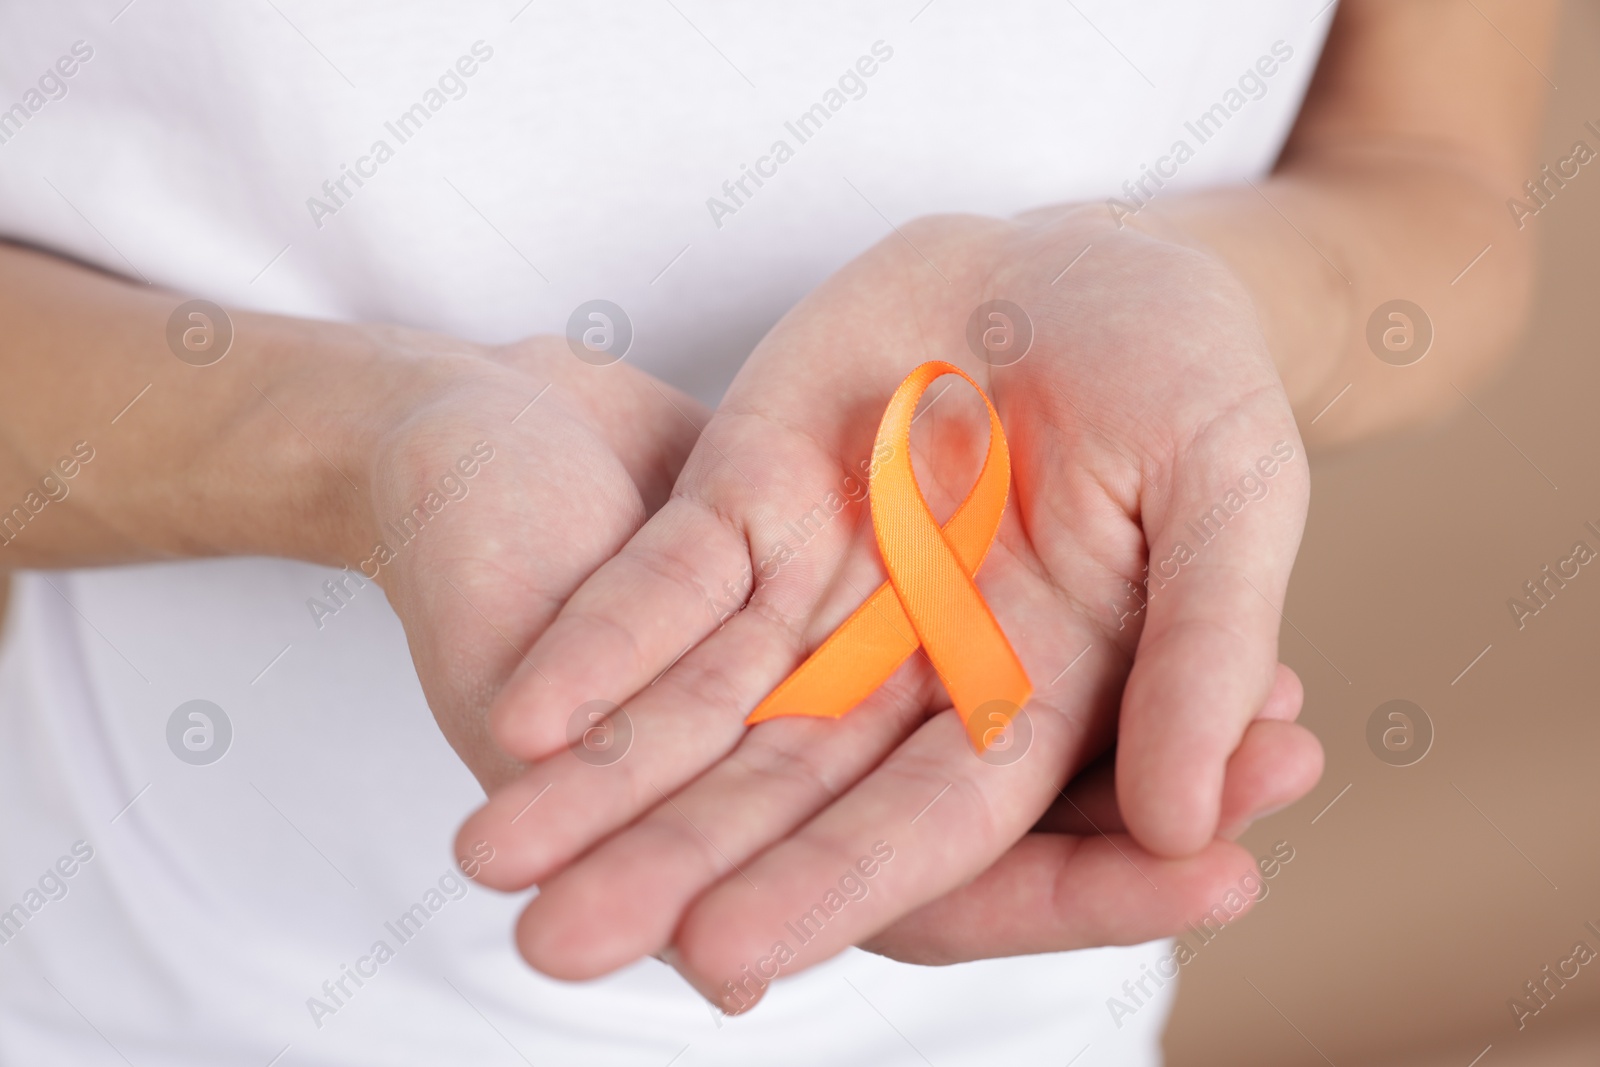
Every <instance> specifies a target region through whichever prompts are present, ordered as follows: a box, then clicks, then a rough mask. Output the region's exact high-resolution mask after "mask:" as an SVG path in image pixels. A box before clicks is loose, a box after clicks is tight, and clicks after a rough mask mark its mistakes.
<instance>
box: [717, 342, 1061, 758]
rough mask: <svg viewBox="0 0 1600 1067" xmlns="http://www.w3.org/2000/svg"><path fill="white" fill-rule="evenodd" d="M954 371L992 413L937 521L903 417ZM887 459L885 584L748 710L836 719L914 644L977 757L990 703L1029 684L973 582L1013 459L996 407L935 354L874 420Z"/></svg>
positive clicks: (881, 502) (755, 716) (755, 715)
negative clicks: (965, 488)
mask: <svg viewBox="0 0 1600 1067" xmlns="http://www.w3.org/2000/svg"><path fill="white" fill-rule="evenodd" d="M946 374H954V375H957V376H958V377H960V378H962V379H963V380H965V381H966V382H967V384H969V385H971V386H972V387H973V388H974V389H977V390H978V395H979V396H982V397H983V403H984V406H985V407H986V408H987V409H988V412H989V448H988V452H987V454H986V455H985V456H984V460H983V468H982V470H980V471H979V472H978V478H977V481H976V482H974V483H973V486H972V489H971V491H970V492H968V494H967V497H966V499H965V500H963V501H962V502H961V506H960V507H959V508H957V509H956V511H955V514H954V515H952V516H950V519H949V520H948V521H947V522H946V523H945V524H944V526H943V527H941V526H940V525H939V524H938V522H937V521H936V520H935V519H934V517H933V513H932V511H930V510H929V508H928V503H927V501H926V500H925V499H924V498H923V495H922V490H921V489H920V488H919V487H918V486H917V479H916V474H915V473H914V471H913V470H912V466H911V420H912V416H913V415H914V414H915V412H916V407H917V401H918V400H920V399H921V397H922V394H923V393H924V392H926V391H927V388H928V386H929V385H931V384H932V383H933V382H934V381H935V380H937V379H938V378H941V377H943V376H944V375H946ZM884 446H887V451H888V457H889V458H888V459H887V460H886V461H884V462H883V463H882V464H880V465H879V467H878V468H877V470H876V471H875V472H874V473H873V475H872V480H871V497H872V527H873V532H874V533H875V535H876V536H877V540H878V552H879V554H880V555H881V556H882V558H883V564H884V568H885V569H886V570H887V571H888V572H889V580H888V581H887V582H885V583H883V584H882V585H880V586H879V587H878V588H877V589H876V590H874V591H873V593H872V595H871V596H869V597H868V598H867V600H866V602H865V603H863V604H862V605H861V606H860V607H859V608H857V609H856V610H855V612H854V613H852V614H851V616H850V617H849V618H848V619H846V620H845V621H844V622H843V623H842V624H840V626H839V628H838V629H836V630H835V631H834V632H833V633H832V634H830V635H829V636H828V639H827V640H826V641H824V642H823V643H822V644H821V645H820V646H818V648H817V650H816V651H815V652H813V653H812V654H811V655H810V656H809V657H808V658H807V659H806V661H805V662H804V663H802V664H801V665H800V666H799V667H798V668H796V669H795V671H794V673H792V674H790V675H789V677H788V678H786V679H784V681H783V682H782V684H780V685H779V686H778V688H777V689H775V690H773V691H772V693H771V694H769V695H768V696H767V698H766V699H765V700H763V701H762V702H761V703H760V704H759V705H757V706H756V708H755V710H754V711H752V712H751V713H750V715H749V717H748V718H747V719H746V720H745V722H746V723H747V724H751V725H754V724H755V723H758V722H763V721H765V720H767V719H775V718H779V717H782V716H788V715H810V716H818V717H823V718H840V717H842V716H843V715H844V714H845V713H846V712H848V711H850V710H851V709H852V708H854V707H855V706H856V705H858V704H860V703H861V701H863V700H865V699H866V698H867V697H868V696H869V695H871V694H872V693H873V692H874V691H875V690H876V689H877V688H878V687H879V686H881V685H883V683H884V682H886V681H888V679H889V676H890V675H891V674H893V673H894V672H895V670H896V668H898V667H899V666H900V664H902V663H904V662H905V661H906V660H907V659H908V658H909V657H910V656H911V655H912V654H913V653H914V652H916V650H917V648H918V647H921V648H922V649H923V651H924V652H926V653H927V656H928V659H929V661H931V662H932V664H933V668H934V670H935V671H937V672H938V674H939V677H940V679H941V680H942V681H943V682H944V685H945V690H946V691H947V692H948V693H949V694H950V699H951V701H952V703H954V704H955V708H956V712H957V713H958V714H959V715H960V716H961V720H962V722H964V723H966V724H967V735H968V737H969V738H970V739H971V741H972V744H973V747H974V748H975V749H977V750H978V751H979V752H983V751H984V750H985V749H987V748H988V746H989V744H990V742H991V741H992V740H993V737H994V735H995V729H994V726H993V718H992V716H993V714H994V710H993V707H989V708H985V711H986V712H987V714H985V715H977V714H975V713H976V712H977V711H978V710H979V709H980V708H984V706H985V705H993V706H994V707H1006V708H1009V709H1010V711H1009V712H1008V713H1007V717H1008V718H1009V717H1010V716H1014V715H1015V714H1016V713H1017V711H1018V710H1019V709H1020V708H1021V707H1022V705H1023V704H1025V703H1027V700H1028V697H1029V695H1030V694H1031V693H1032V691H1033V686H1032V683H1031V682H1029V680H1028V674H1027V672H1026V671H1025V670H1024V669H1023V667H1022V662H1021V661H1020V660H1019V659H1018V658H1017V654H1016V652H1015V651H1014V650H1013V649H1012V647H1011V643H1010V642H1009V641H1007V640H1006V635H1005V633H1004V632H1003V631H1002V630H1001V629H1000V624H999V623H998V622H997V621H996V620H995V617H994V613H993V612H991V611H990V610H989V605H988V604H987V603H986V602H985V601H984V599H983V594H982V593H980V592H979V591H978V587H977V585H976V584H974V582H973V575H975V574H976V573H977V571H978V567H979V566H980V565H981V564H982V563H983V558H984V556H985V555H986V554H987V553H988V550H989V545H990V544H991V543H993V541H994V537H995V533H996V532H997V531H998V530H999V528H1000V516H1001V515H1002V514H1003V513H1004V511H1005V504H1006V494H1007V492H1008V491H1009V488H1010V485H1011V454H1010V451H1009V450H1008V449H1007V447H1006V438H1005V432H1004V430H1003V429H1002V428H1001V426H1000V416H999V415H998V414H997V413H996V412H995V410H994V405H993V404H991V403H990V402H989V398H988V397H987V396H984V393H983V390H982V389H980V388H978V383H977V382H975V381H973V380H972V378H970V377H969V376H968V375H967V374H966V373H965V372H963V371H962V370H961V369H960V368H958V367H955V366H953V365H951V364H949V363H943V362H939V361H933V362H929V363H924V364H922V366H920V367H918V368H917V369H916V370H914V371H912V372H911V373H910V374H909V375H908V376H907V377H906V379H905V381H903V382H901V383H900V386H899V388H897V389H896V390H895V392H894V395H893V396H892V397H891V398H890V400H889V404H888V407H887V408H886V409H885V410H884V413H883V420H882V422H880V423H879V425H878V438H877V446H876V448H875V453H876V451H877V450H879V449H882V448H883V447H884Z"/></svg>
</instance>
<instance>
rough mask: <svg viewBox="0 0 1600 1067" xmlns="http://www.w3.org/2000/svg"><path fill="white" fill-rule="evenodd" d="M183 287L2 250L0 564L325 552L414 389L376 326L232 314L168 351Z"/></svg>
mask: <svg viewBox="0 0 1600 1067" xmlns="http://www.w3.org/2000/svg"><path fill="white" fill-rule="evenodd" d="M182 302H183V298H182V297H179V296H176V295H174V294H171V293H168V292H164V291H162V290H158V289H153V288H148V287H144V286H137V285H133V284H130V283H127V282H124V281H121V280H119V279H116V278H113V277H110V276H107V275H104V274H101V273H99V272H96V271H93V270H90V269H88V268H84V267H81V266H78V265H75V264H72V263H69V262H66V261H63V260H61V259H58V258H55V257H52V256H49V255H45V254H42V253H39V252H35V251H31V250H26V249H21V248H17V247H15V246H11V245H4V244H0V322H3V323H5V329H4V331H3V332H0V380H3V381H4V382H5V388H4V390H3V391H0V569H9V568H16V567H65V566H75V565H83V564H96V563H114V562H124V561H135V560H145V559H160V558H168V557H176V556H199V555H222V554H268V555H280V556H291V557H297V558H303V559H308V560H313V561H318V562H325V563H336V562H344V561H348V560H350V559H353V558H359V557H357V556H356V555H355V553H356V552H358V551H359V550H360V548H361V547H362V545H363V543H364V541H365V539H366V528H367V527H366V524H365V521H364V515H365V513H366V510H367V508H366V502H365V499H364V495H363V490H365V489H366V486H365V485H364V478H365V476H366V474H367V471H368V467H369V463H370V457H371V455H372V453H373V449H374V448H375V447H377V442H378V441H379V440H380V439H381V436H382V434H383V432H384V430H385V429H386V428H387V426H388V425H389V424H392V422H393V421H394V418H395V417H396V415H397V412H398V411H399V410H400V409H403V408H404V407H405V406H406V404H407V403H408V402H409V401H410V398H411V396H412V395H414V394H416V393H417V392H418V390H419V386H418V383H417V378H418V377H425V375H418V374H413V373H409V372H407V373H400V372H399V370H398V367H400V366H413V367H420V365H421V364H422V363H423V362H424V359H423V357H420V356H418V357H410V358H408V357H407V356H405V355H397V354H396V351H395V348H396V346H395V345H393V344H389V343H386V341H388V340H390V339H389V338H386V337H385V336H384V331H381V330H374V329H372V328H367V327H353V326H343V325H338V324H330V323H320V322H310V321H305V320H297V319H291V318H285V317H281V316H272V315H259V314H251V313H244V312H233V313H231V316H230V317H231V322H232V327H233V332H234V337H233V341H232V344H231V347H230V348H229V350H228V351H227V354H226V356H225V357H224V358H222V359H221V360H220V361H218V362H216V363H214V364H211V365H209V366H194V365H191V363H190V362H185V361H183V360H180V359H179V358H178V357H177V356H176V355H175V354H174V352H173V351H172V350H171V348H170V347H169V343H168V320H169V318H170V317H171V316H172V314H173V311H174V309H175V308H177V307H178V305H179V304H180V303H182Z"/></svg>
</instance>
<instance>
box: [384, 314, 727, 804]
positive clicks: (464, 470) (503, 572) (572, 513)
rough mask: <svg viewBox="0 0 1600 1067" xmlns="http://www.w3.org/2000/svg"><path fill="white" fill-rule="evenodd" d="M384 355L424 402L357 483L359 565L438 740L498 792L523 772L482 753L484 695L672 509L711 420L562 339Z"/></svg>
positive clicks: (401, 340) (391, 341)
mask: <svg viewBox="0 0 1600 1067" xmlns="http://www.w3.org/2000/svg"><path fill="white" fill-rule="evenodd" d="M383 343H384V344H386V345H391V346H395V347H398V348H401V349H403V350H407V354H408V355H410V356H412V357H413V360H412V363H413V364H414V365H417V366H419V367H421V368H422V369H421V370H420V377H421V378H422V379H423V380H424V382H425V385H424V387H423V388H422V389H421V390H420V392H422V393H423V396H422V397H421V399H420V400H419V401H418V402H416V403H414V404H413V405H411V406H410V408H409V411H408V414H407V416H406V417H405V419H404V420H403V421H402V422H401V423H400V424H398V425H396V426H394V427H393V428H391V429H390V431H389V432H388V434H387V437H386V439H385V440H384V441H383V443H382V445H381V446H380V447H379V448H378V450H377V453H376V455H375V457H374V460H373V463H372V469H371V470H370V471H368V472H366V476H367V484H369V485H370V486H371V490H370V494H369V495H370V511H369V514H368V516H367V520H366V525H367V527H368V528H369V529H370V530H371V534H370V535H369V540H370V544H371V547H370V550H369V554H368V555H367V556H366V557H365V558H364V559H362V560H361V561H360V562H359V563H358V564H357V566H358V567H359V568H360V570H361V571H362V573H363V574H365V575H366V577H368V578H373V577H376V578H377V580H378V582H379V583H380V584H381V585H382V586H383V588H384V590H385V592H386V593H387V595H388V597H389V600H390V603H391V604H392V605H393V607H394V609H395V611H396V613H397V614H398V615H399V616H400V619H401V622H402V623H403V624H404V626H405V631H406V638H407V641H408V642H409V644H410V648H411V654H412V658H413V660H414V662H415V664H416V669H417V675H418V677H419V678H420V680H421V683H422V689H423V692H424V694H425V695H426V697H427V699H428V703H429V706H430V707H431V708H432V710H433V713H434V716H435V718H436V719H437V720H438V722H439V725H440V727H441V729H442V730H443V732H444V734H445V736H446V738H447V739H448V740H449V741H450V744H451V745H452V746H453V747H454V748H455V750H456V752H457V753H458V754H459V755H460V756H461V758H462V760H463V761H464V762H465V763H466V764H467V766H468V768H469V769H471V771H472V772H473V774H474V775H475V776H476V777H477V778H478V781H479V782H480V783H481V784H482V785H483V786H484V788H485V789H486V790H493V789H494V788H496V787H497V786H499V785H502V784H504V783H505V782H506V781H508V780H509V779H510V778H511V777H513V776H514V775H516V774H517V773H519V772H520V771H521V770H522V765H521V764H520V763H519V762H518V761H517V760H516V759H514V758H513V757H512V756H509V755H508V754H507V753H506V752H505V751H504V750H502V749H501V748H500V747H499V746H498V745H496V744H495V743H494V740H493V738H492V737H491V736H490V733H489V727H488V713H489V707H490V704H491V702H492V700H493V698H494V696H495V694H496V693H497V692H499V691H500V689H501V687H502V686H503V685H504V684H505V683H506V681H507V679H509V678H510V677H511V676H512V675H513V673H514V672H515V670H516V669H517V668H518V666H519V665H521V666H522V667H523V668H524V669H528V665H527V664H526V663H525V662H524V659H523V651H524V650H525V649H527V648H528V647H530V646H531V645H532V644H533V643H534V641H535V639H536V638H537V637H538V636H539V634H540V633H541V632H543V630H544V629H545V627H546V626H548V625H549V624H550V622H551V620H552V619H554V618H555V617H556V616H557V613H558V612H559V611H560V609H561V606H562V605H563V604H564V603H565V602H566V600H567V598H568V597H569V596H571V595H572V593H573V591H574V590H575V589H577V588H578V587H579V585H580V583H582V581H583V580H584V579H585V578H587V577H588V576H589V575H590V574H591V573H592V572H593V571H594V570H595V569H596V568H597V567H599V566H600V565H601V564H602V563H603V562H604V561H605V560H607V559H609V558H610V557H611V556H613V555H614V554H615V553H616V552H617V551H618V550H619V549H621V548H622V546H623V545H624V544H626V543H627V541H628V539H629V538H630V537H631V536H632V535H633V534H634V533H635V532H636V531H637V530H638V529H639V527H640V526H641V525H642V524H643V523H644V521H645V519H646V518H647V517H648V516H649V515H650V514H651V513H653V512H654V511H655V510H656V509H657V508H659V507H660V506H661V504H662V502H663V501H665V500H666V499H667V496H668V493H669V492H670V489H671V486H672V483H673V481H674V480H675V479H676V478H677V475H678V472H679V470H680V469H681V468H682V466H683V463H684V460H685V458H686V457H687V456H688V455H689V452H690V449H691V448H692V446H693V444H694V441H695V438H696V437H697V436H698V434H699V430H700V426H701V425H703V424H704V422H705V420H706V419H707V417H708V416H707V413H706V412H705V411H704V409H703V407H702V406H701V405H700V404H699V403H698V402H696V401H694V400H693V399H691V398H689V397H687V396H685V395H683V394H682V393H679V392H677V391H676V390H674V389H672V388H671V387H670V386H667V385H665V384H663V383H661V382H659V381H656V380H655V379H653V378H651V377H650V376H649V375H647V374H645V373H643V372H641V371H638V370H635V369H634V368H632V367H630V366H627V365H626V364H622V363H616V364H612V365H608V366H595V365H592V364H590V363H587V362H584V361H582V360H579V359H578V358H576V357H575V356H574V355H573V353H572V352H571V351H570V350H569V349H568V347H567V344H566V342H565V340H564V339H561V338H551V337H535V338H531V339H529V340H525V341H522V342H519V343H517V344H513V345H507V346H503V347H498V348H491V349H471V348H470V347H469V346H466V345H464V344H461V343H459V342H453V341H447V340H445V339H440V338H434V337H432V336H431V335H421V336H418V335H413V334H410V333H409V332H405V331H395V336H394V337H390V338H386V339H384V342H383ZM411 377H416V376H415V375H413V376H411ZM397 378H407V380H408V381H409V380H410V378H409V377H407V376H406V375H404V374H397ZM530 673H531V674H532V682H533V684H539V678H538V674H537V672H533V671H530ZM524 684H527V683H524Z"/></svg>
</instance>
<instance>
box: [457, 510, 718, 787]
mask: <svg viewBox="0 0 1600 1067" xmlns="http://www.w3.org/2000/svg"><path fill="white" fill-rule="evenodd" d="M748 561H749V550H748V548H747V546H746V544H745V541H744V539H743V537H742V536H741V535H740V534H738V533H737V532H736V531H734V530H733V529H731V528H730V527H729V526H728V525H727V524H726V523H724V522H723V521H722V520H721V519H719V518H717V517H716V515H715V514H713V513H712V512H711V511H710V510H709V509H707V508H705V507H704V506H702V505H700V504H697V503H694V502H693V501H691V500H689V499H687V498H685V497H678V498H675V499H673V500H671V501H669V502H668V503H667V504H666V505H665V506H664V507H663V508H662V509H661V510H660V511H659V512H657V513H656V515H655V516H654V517H652V518H651V519H650V521H649V522H647V523H645V525H644V527H643V528H642V529H641V530H640V531H639V532H638V533H637V534H636V535H634V537H633V538H632V540H630V541H629V542H628V543H627V545H625V546H624V547H623V549H622V551H621V552H620V553H618V554H617V555H616V556H615V557H613V558H612V559H611V560H609V561H607V562H606V563H605V564H604V565H602V566H601V567H600V569H599V570H597V571H596V572H595V573H594V574H593V575H591V576H590V577H589V579H588V580H587V581H585V582H584V583H583V584H582V585H581V586H579V588H578V589H577V591H576V592H575V593H573V595H572V597H571V598H570V599H569V600H568V601H567V603H566V605H565V606H564V607H563V608H562V609H561V612H560V614H559V615H557V616H556V618H555V620H554V621H553V622H551V624H550V626H549V627H547V628H546V629H545V631H544V632H543V634H541V635H540V637H539V639H538V640H537V641H535V642H534V644H533V647H532V648H531V649H529V651H528V653H527V655H526V656H525V657H523V659H524V662H523V663H522V664H521V665H520V667H519V668H518V670H517V672H516V673H515V674H514V675H513V676H512V678H511V680H510V681H509V682H508V683H507V684H506V686H505V688H504V689H503V690H502V691H501V692H500V694H499V696H498V697H497V698H496V699H495V702H494V705H493V707H492V708H491V710H490V713H489V714H490V728H491V730H492V731H493V733H494V737H495V740H496V741H497V742H498V743H499V744H500V745H501V747H503V748H504V749H505V750H506V751H507V752H509V753H511V754H512V755H513V756H516V757H518V758H519V759H523V760H529V761H532V760H536V759H540V758H543V757H546V756H550V755H552V754H554V753H557V752H559V751H560V750H561V749H562V748H564V747H565V746H566V745H567V744H568V743H569V741H570V740H571V738H570V737H569V723H570V720H571V719H572V716H573V715H574V713H575V711H576V709H578V708H579V707H580V706H582V705H584V704H586V703H588V702H590V701H596V700H600V701H606V702H609V703H612V704H621V703H622V702H624V701H625V700H627V699H628V698H629V697H631V696H633V695H634V694H635V693H637V692H638V691H639V690H641V689H643V688H645V687H646V686H647V685H649V684H650V682H651V681H652V680H653V679H654V678H656V676H658V675H659V674H661V673H662V671H664V670H666V668H667V667H668V666H670V665H671V663H672V661H673V660H674V659H676V658H677V657H678V656H679V655H681V654H682V653H683V652H684V650H685V649H686V648H688V647H692V646H693V645H694V644H695V643H696V642H698V641H700V640H701V639H703V638H704V637H705V636H706V635H707V634H708V633H710V632H711V631H712V630H714V629H715V628H716V627H717V625H718V624H719V622H720V619H719V616H718V611H717V607H716V605H717V604H718V603H724V604H728V603H731V604H732V606H731V607H730V608H729V610H730V611H731V610H734V609H736V608H737V607H738V606H742V604H743V602H744V597H745V594H746V592H747V591H748V589H747V587H740V586H736V585H733V584H732V583H734V582H736V581H737V582H741V583H743V582H747V581H748V577H747V576H748ZM742 575H743V576H745V577H741V576H742ZM724 583H729V589H731V592H730V591H729V590H728V589H724Z"/></svg>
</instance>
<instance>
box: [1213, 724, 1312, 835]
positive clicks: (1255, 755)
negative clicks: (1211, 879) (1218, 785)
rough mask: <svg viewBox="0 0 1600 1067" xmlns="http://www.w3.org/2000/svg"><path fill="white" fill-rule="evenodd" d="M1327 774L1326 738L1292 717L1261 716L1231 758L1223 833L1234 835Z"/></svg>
mask: <svg viewBox="0 0 1600 1067" xmlns="http://www.w3.org/2000/svg"><path fill="white" fill-rule="evenodd" d="M1321 777H1322V744H1321V742H1319V741H1318V740H1317V738H1316V735H1315V734H1313V733H1312V732H1311V731H1310V730H1307V729H1306V728H1305V727H1304V726H1301V725H1299V724H1297V723H1292V722H1281V721H1278V720H1275V719H1263V720H1258V721H1256V722H1253V723H1251V724H1250V728H1249V729H1248V730H1246V731H1245V735H1244V741H1243V742H1241V743H1240V745H1239V750H1238V751H1237V752H1235V753H1234V754H1233V756H1232V757H1231V758H1230V759H1229V760H1228V775H1227V779H1226V781H1225V782H1224V783H1223V786H1222V814H1221V820H1220V825H1221V829H1220V830H1219V831H1218V836H1219V837H1225V838H1227V839H1228V840H1230V841H1232V840H1235V839H1236V838H1238V837H1239V835H1240V834H1242V833H1244V832H1245V831H1246V830H1248V829H1249V828H1250V824H1251V823H1253V822H1255V821H1256V820H1257V819H1264V818H1266V817H1267V816H1268V815H1271V814H1272V813H1273V812H1275V811H1280V810H1282V809H1283V808H1286V807H1288V806H1289V805H1290V804H1293V803H1294V802H1295V801H1297V800H1299V799H1300V798H1301V797H1303V796H1305V795H1306V794H1307V793H1309V792H1310V791H1311V789H1312V787H1313V786H1315V785H1316V784H1317V779H1319V778H1321Z"/></svg>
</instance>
